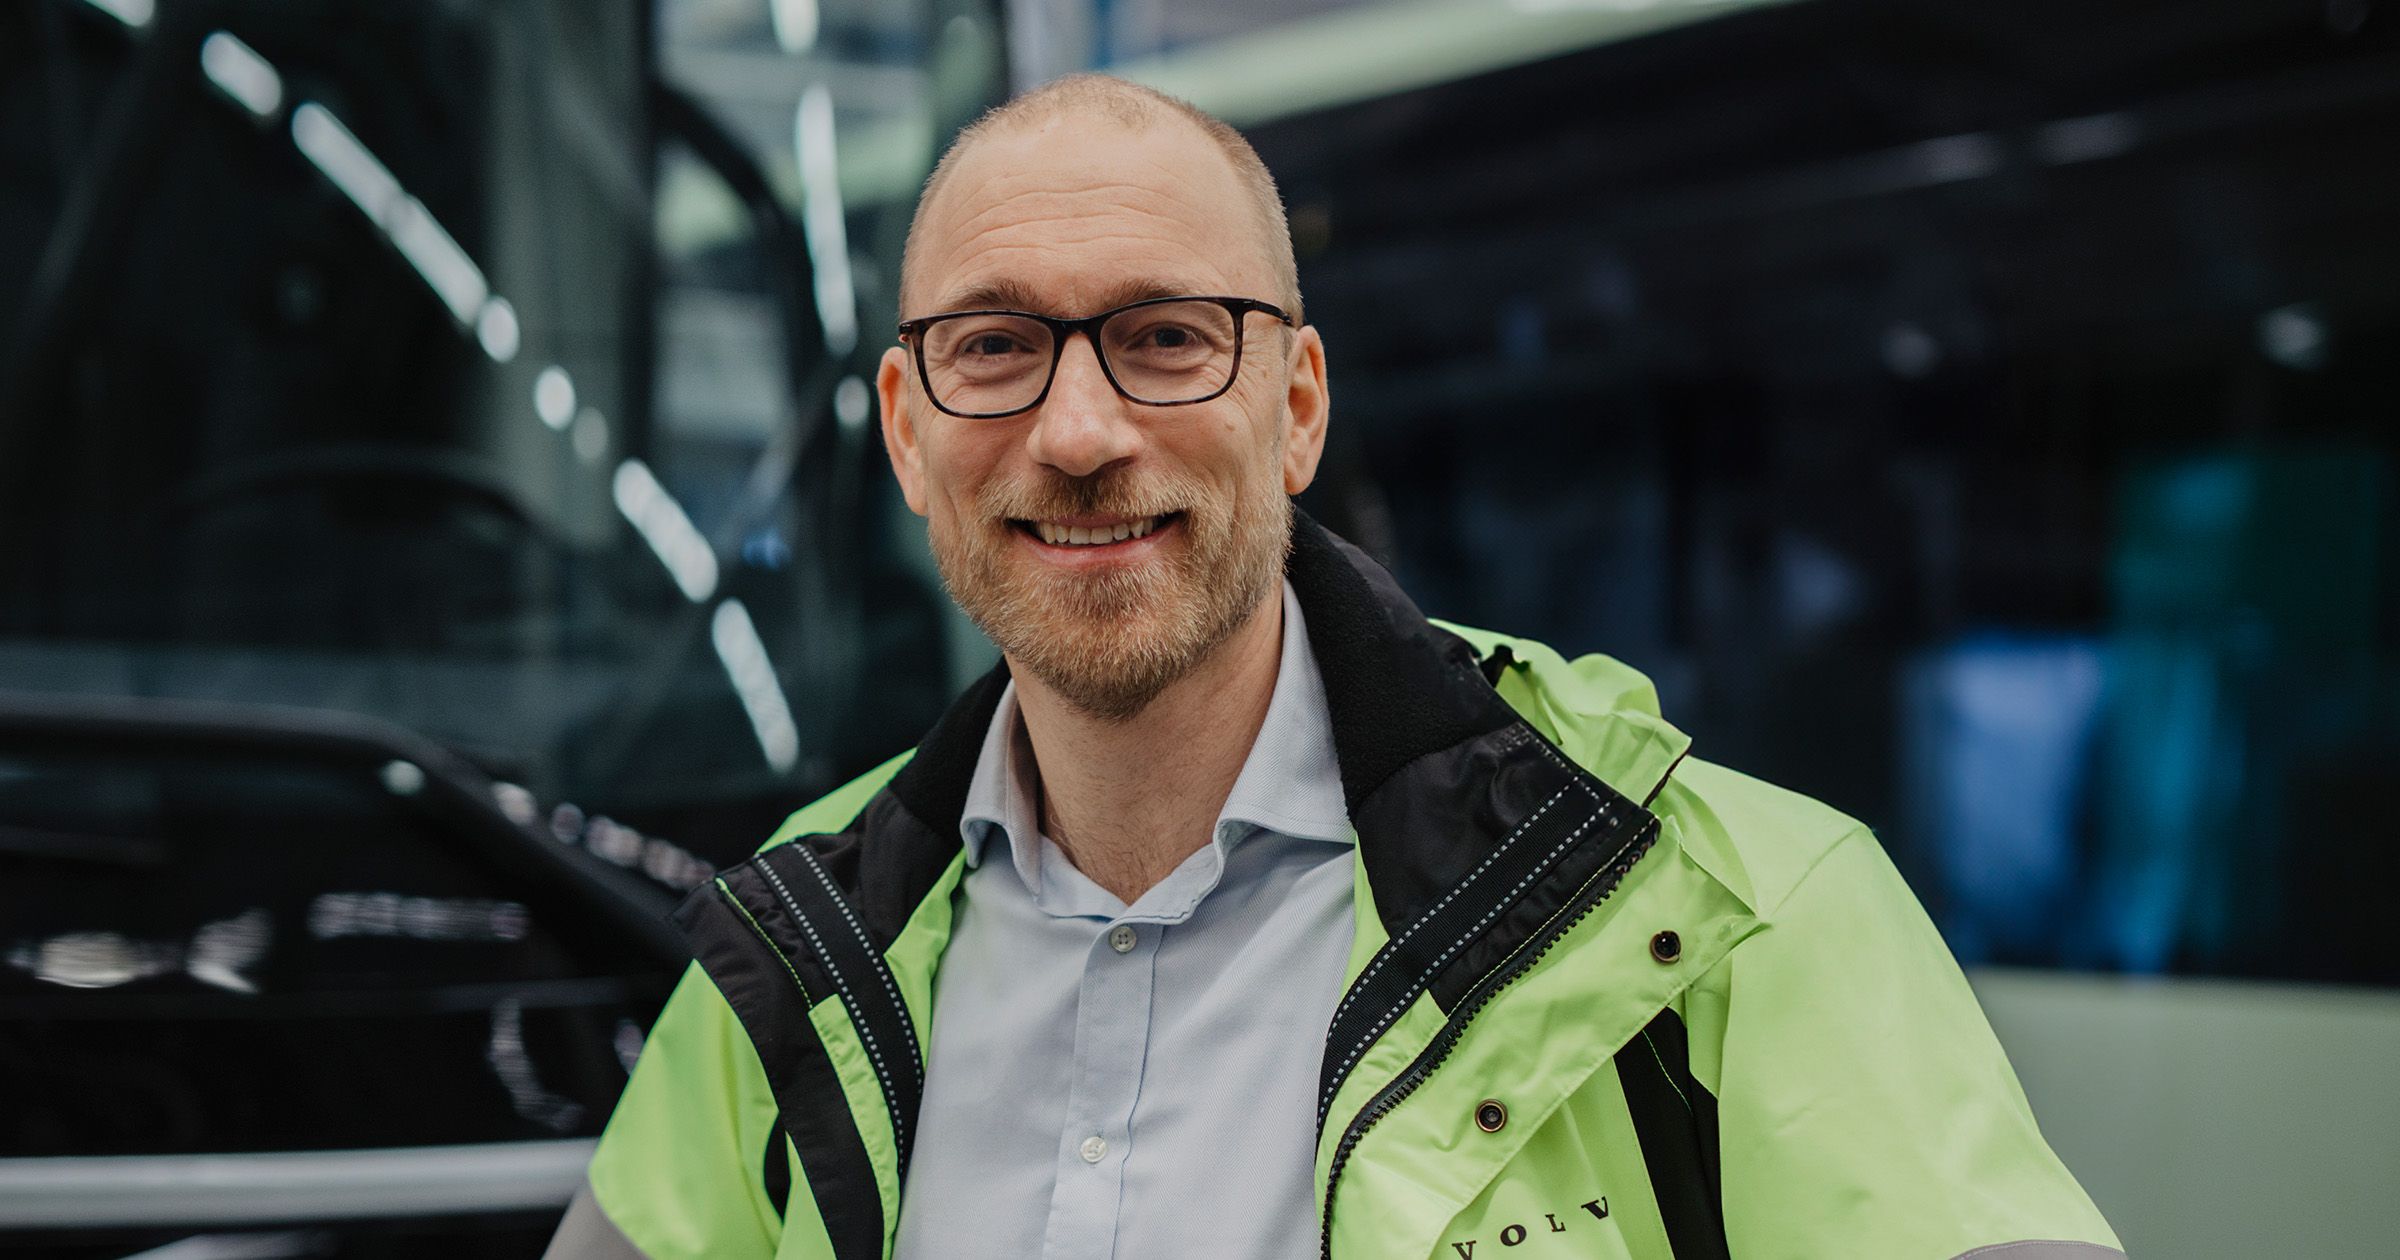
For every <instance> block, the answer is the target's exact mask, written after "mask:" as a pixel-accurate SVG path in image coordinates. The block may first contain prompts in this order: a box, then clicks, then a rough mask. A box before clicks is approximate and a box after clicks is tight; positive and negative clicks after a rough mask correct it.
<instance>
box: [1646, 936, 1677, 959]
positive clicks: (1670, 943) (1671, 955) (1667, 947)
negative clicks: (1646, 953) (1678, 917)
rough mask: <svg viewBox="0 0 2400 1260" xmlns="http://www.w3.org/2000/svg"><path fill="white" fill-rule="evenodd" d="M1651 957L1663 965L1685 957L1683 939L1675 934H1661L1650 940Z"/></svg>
mask: <svg viewBox="0 0 2400 1260" xmlns="http://www.w3.org/2000/svg"><path fill="white" fill-rule="evenodd" d="M1650 956H1651V957H1652V958H1655V959H1657V960H1659V961H1660V962H1662V963H1671V962H1674V961H1675V960H1676V959H1678V958H1681V957H1683V938H1682V937H1680V936H1677V935H1675V934H1674V933H1673V932H1661V933H1659V934H1658V935H1656V936H1653V937H1651V938H1650Z"/></svg>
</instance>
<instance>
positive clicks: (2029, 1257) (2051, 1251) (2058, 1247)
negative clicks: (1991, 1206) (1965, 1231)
mask: <svg viewBox="0 0 2400 1260" xmlns="http://www.w3.org/2000/svg"><path fill="white" fill-rule="evenodd" d="M2110 1256H2114V1257H2116V1260H2125V1253H2124V1252H2122V1251H2119V1250H2117V1249H2116V1248H2114V1247H2103V1246H2101V1245H2100V1244H2098V1243H2087V1242H2048V1241H2044V1242H2006V1243H1993V1244H1992V1245H1991V1246H1989V1247H1977V1248H1976V1249H1975V1250H1973V1251H1962V1252H1960V1253H1958V1254H1957V1255H1955V1256H1952V1257H1951V1258H1950V1260H1979V1258H1981V1260H2107V1257H2110Z"/></svg>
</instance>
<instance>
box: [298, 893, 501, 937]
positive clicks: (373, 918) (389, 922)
mask: <svg viewBox="0 0 2400 1260" xmlns="http://www.w3.org/2000/svg"><path fill="white" fill-rule="evenodd" d="M532 930H533V915H532V913H531V912H529V911H528V910H526V909H525V907H524V905H523V904H521V903H519V902H514V901H493V900H485V899H480V898H472V897H404V896H402V895H400V894H399V893H388V892H374V893H358V892H333V893H320V894H318V895H317V896H316V897H315V898H314V899H313V900H311V901H310V902H309V903H308V934H309V935H310V936H313V937H315V938H316V939H318V940H320V941H338V940H344V939H348V938H352V937H390V938H398V939H406V940H418V941H521V940H524V939H525V936H526V934H527V933H529V932H531V931H532Z"/></svg>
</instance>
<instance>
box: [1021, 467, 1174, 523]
mask: <svg viewBox="0 0 2400 1260" xmlns="http://www.w3.org/2000/svg"><path fill="white" fill-rule="evenodd" d="M1193 491H1194V487H1192V486H1191V485H1190V484H1188V483H1186V482H1184V481H1183V480H1182V479H1181V478H1174V477H1167V478H1159V477H1152V478H1149V479H1148V483H1147V484H1143V483H1142V482H1141V481H1140V480H1138V479H1137V478H1135V477H1134V476H1133V475H1131V474H1129V473H1126V472H1124V471H1121V470H1116V469H1103V470H1101V471H1100V472H1096V473H1093V474H1091V475H1090V476H1086V477H1072V476H1067V475H1065V474H1062V473H1052V474H1047V475H1044V476H1041V477H1039V478H1036V479H1034V480H1031V481H1012V482H1007V483H1003V484H998V485H994V486H991V487H989V488H987V489H986V490H985V492H984V493H983V495H982V496H981V503H980V506H981V507H982V508H983V511H984V513H985V515H986V516H988V517H991V518H994V519H999V520H1011V521H1039V520H1054V519H1056V518H1058V517H1062V516H1164V515H1166V514H1167V513H1169V512H1180V511H1184V510H1186V509H1187V507H1188V506H1189V505H1190V504H1191V503H1192V502H1193V501H1194V500H1195V499H1196V498H1197V497H1198V496H1197V495H1196V494H1195V493H1194V492H1193Z"/></svg>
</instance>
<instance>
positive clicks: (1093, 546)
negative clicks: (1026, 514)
mask: <svg viewBox="0 0 2400 1260" xmlns="http://www.w3.org/2000/svg"><path fill="white" fill-rule="evenodd" d="M1182 519H1183V513H1181V512H1162V513H1160V514H1158V515H1156V516H1075V517H1063V518H1060V519H1056V520H1032V521H1028V520H1012V521H1010V522H1009V526H1010V527H1011V528H1013V529H1015V530H1016V531H1017V532H1018V533H1020V534H1023V535H1025V536H1026V537H1028V538H1030V539H1032V540H1034V541H1035V542H1038V543H1041V544H1042V545H1043V546H1045V547H1055V548H1058V549H1060V550H1064V551H1077V552H1092V551H1105V550H1110V549H1114V548H1121V547H1127V546H1128V545H1129V544H1132V543H1137V542H1140V541H1142V540H1143V539H1146V538H1152V537H1155V536H1157V535H1158V534H1160V533H1162V532H1164V531H1166V530H1168V529H1169V528H1171V527H1173V526H1174V525H1175V524H1176V523H1177V522H1179V521H1181V520H1182Z"/></svg>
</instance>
